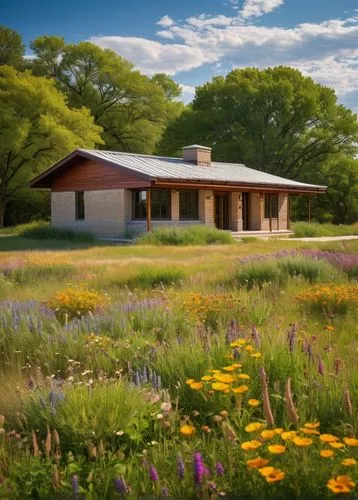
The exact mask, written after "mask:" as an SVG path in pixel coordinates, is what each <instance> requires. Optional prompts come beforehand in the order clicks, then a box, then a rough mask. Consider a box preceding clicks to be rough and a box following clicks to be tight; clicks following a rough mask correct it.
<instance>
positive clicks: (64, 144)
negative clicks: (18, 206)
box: [0, 66, 102, 226]
mask: <svg viewBox="0 0 358 500" xmlns="http://www.w3.org/2000/svg"><path fill="white" fill-rule="evenodd" d="M100 132H101V129H100V127H98V126H97V125H95V124H94V123H93V117H92V116H91V115H90V112H89V110H88V109H86V108H80V109H70V108H69V107H68V106H67V103H66V100H65V97H64V96H63V95H62V94H61V92H59V91H58V90H57V89H56V88H55V85H54V82H53V81H51V80H49V79H47V78H43V77H36V76H34V75H33V74H31V73H30V72H29V71H25V72H18V71H16V70H15V69H14V68H12V67H10V66H1V67H0V226H2V225H3V222H4V212H5V207H6V204H7V203H8V202H9V201H10V200H11V199H13V197H14V196H15V195H16V193H17V192H18V191H19V190H20V189H22V190H23V188H24V186H25V185H27V184H28V181H29V179H30V178H31V177H33V176H34V175H36V174H37V173H39V172H40V171H41V170H43V168H45V167H46V166H48V165H49V164H51V163H52V162H54V161H56V160H58V159H59V158H60V157H61V156H64V155H65V154H66V153H69V152H70V151H71V150H73V149H75V148H78V147H93V146H94V145H95V144H98V143H101V142H102V140H101V136H100Z"/></svg>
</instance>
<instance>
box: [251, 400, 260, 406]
mask: <svg viewBox="0 0 358 500" xmlns="http://www.w3.org/2000/svg"><path fill="white" fill-rule="evenodd" d="M248 404H249V406H253V407H255V406H259V404H260V401H259V400H258V399H249V400H248Z"/></svg>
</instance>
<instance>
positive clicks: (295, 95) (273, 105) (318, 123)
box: [158, 67, 358, 181]
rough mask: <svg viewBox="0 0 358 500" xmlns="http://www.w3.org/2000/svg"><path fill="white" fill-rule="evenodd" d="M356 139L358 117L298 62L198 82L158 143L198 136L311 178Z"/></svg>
mask: <svg viewBox="0 0 358 500" xmlns="http://www.w3.org/2000/svg"><path fill="white" fill-rule="evenodd" d="M357 140H358V124H357V119H356V116H355V115H354V114H353V113H352V112H351V111H350V110H348V109H346V108H344V107H343V106H340V105H338V104H337V99H336V96H335V93H334V91H333V90H332V89H330V88H327V87H324V86H322V85H319V84H317V83H315V82H314V81H313V80H312V79H311V78H307V77H304V76H303V75H302V74H301V73H300V72H299V71H298V70H295V69H293V68H288V67H277V68H269V69H265V70H259V69H253V68H247V69H237V70H234V71H232V72H231V73H229V74H228V75H227V76H226V77H216V78H214V79H213V80H212V81H211V82H209V83H206V84H204V85H202V86H201V87H198V88H197V90H196V96H195V99H194V101H193V104H192V106H191V107H189V108H187V110H186V112H185V113H183V114H182V115H181V116H180V117H179V118H178V119H177V120H175V121H174V122H173V123H171V124H170V125H169V126H168V129H167V130H166V132H165V134H164V136H163V139H162V141H161V143H160V145H159V147H158V150H159V152H160V153H164V154H172V153H175V152H177V151H178V149H179V148H180V147H182V146H183V145H185V144H189V143H193V142H195V143H200V144H203V145H208V146H213V157H214V159H217V160H222V161H230V162H243V163H245V164H246V165H247V166H249V167H252V168H255V169H258V170H263V171H265V172H270V173H273V174H277V175H282V176H286V177H289V178H292V179H300V180H303V181H304V180H306V181H309V180H310V179H312V177H314V172H315V171H316V170H317V169H319V168H320V165H323V164H324V163H326V162H327V161H328V160H329V159H330V158H332V157H333V156H335V155H339V154H342V153H344V154H348V155H351V154H352V153H353V151H354V150H355V145H354V143H356V142H357Z"/></svg>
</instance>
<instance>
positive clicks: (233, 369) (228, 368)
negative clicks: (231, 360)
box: [223, 365, 236, 372]
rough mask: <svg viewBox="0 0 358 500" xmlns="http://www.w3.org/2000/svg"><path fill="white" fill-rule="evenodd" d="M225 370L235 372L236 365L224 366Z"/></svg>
mask: <svg viewBox="0 0 358 500" xmlns="http://www.w3.org/2000/svg"><path fill="white" fill-rule="evenodd" d="M223 370H225V371H226V372H233V371H235V370H236V366H233V365H231V366H224V368H223Z"/></svg>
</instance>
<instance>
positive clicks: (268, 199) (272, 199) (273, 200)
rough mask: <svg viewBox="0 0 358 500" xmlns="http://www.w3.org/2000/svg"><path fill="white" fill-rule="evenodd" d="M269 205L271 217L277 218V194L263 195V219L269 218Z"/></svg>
mask: <svg viewBox="0 0 358 500" xmlns="http://www.w3.org/2000/svg"><path fill="white" fill-rule="evenodd" d="M270 204H271V217H272V218H273V219H277V218H278V194H265V219H269V218H270Z"/></svg>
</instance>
